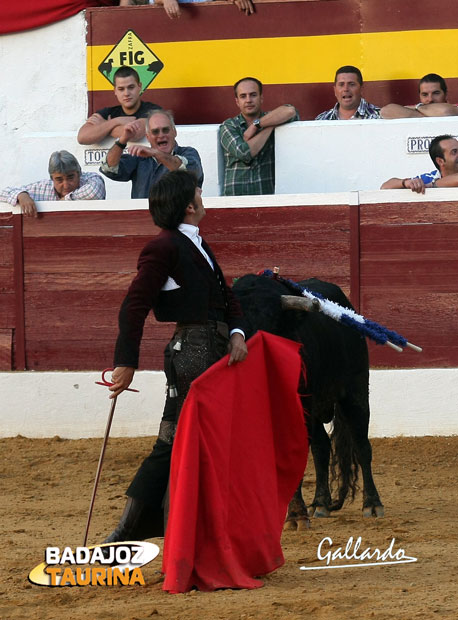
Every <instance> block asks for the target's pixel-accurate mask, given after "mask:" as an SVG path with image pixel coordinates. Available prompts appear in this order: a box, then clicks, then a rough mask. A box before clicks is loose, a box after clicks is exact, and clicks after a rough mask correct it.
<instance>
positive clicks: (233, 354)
mask: <svg viewBox="0 0 458 620" xmlns="http://www.w3.org/2000/svg"><path fill="white" fill-rule="evenodd" d="M228 348H229V353H230V355H229V361H228V363H227V365H228V366H230V365H231V364H233V363H234V362H243V360H244V359H245V358H246V356H247V355H248V349H247V347H246V342H245V338H244V337H243V336H242V334H239V333H238V332H236V333H235V334H232V336H231V339H230V341H229V347H228Z"/></svg>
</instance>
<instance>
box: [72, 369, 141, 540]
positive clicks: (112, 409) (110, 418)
mask: <svg viewBox="0 0 458 620" xmlns="http://www.w3.org/2000/svg"><path fill="white" fill-rule="evenodd" d="M112 370H113V368H105V370H104V371H103V372H102V381H96V383H97V385H104V386H108V387H109V386H110V385H113V383H111V382H110V381H107V380H106V379H105V374H106V373H107V372H111V371H112ZM126 389H127V391H128V392H138V390H134V389H133V388H126ZM117 399H118V397H117V396H115V397H114V398H113V402H112V403H111V407H110V413H109V415H108V420H107V426H106V428H105V435H104V437H103V443H102V449H101V451H100V456H99V463H98V465H97V473H96V474H95V480H94V488H93V490H92V497H91V503H90V505H89V512H88V515H87V523H86V532H85V534H84V542H83V547H85V546H86V543H87V537H88V533H89V526H90V524H91V517H92V511H93V509H94V503H95V496H96V493H97V487H98V486H99V480H100V474H101V473H102V465H103V458H104V456H105V450H106V447H107V443H108V437H109V435H110V429H111V423H112V421H113V416H114V412H115V408H116V401H117Z"/></svg>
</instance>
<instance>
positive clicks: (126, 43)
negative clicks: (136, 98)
mask: <svg viewBox="0 0 458 620" xmlns="http://www.w3.org/2000/svg"><path fill="white" fill-rule="evenodd" d="M123 65H126V66H129V67H132V68H133V69H135V70H136V71H137V73H138V75H139V76H140V82H141V83H142V87H143V90H145V88H147V87H148V86H149V84H151V82H152V81H153V80H154V78H155V77H156V76H157V74H158V73H159V71H160V70H161V69H162V68H163V66H164V63H163V62H162V61H161V60H159V58H158V57H157V56H156V55H155V54H153V52H152V51H151V50H150V48H149V47H148V46H147V45H146V43H143V41H142V40H141V39H140V37H139V36H137V35H136V34H135V32H134V31H133V30H128V31H127V32H126V34H125V35H124V36H123V37H122V39H121V40H120V41H119V43H117V44H116V45H115V46H114V48H113V49H112V50H111V52H110V53H109V54H108V55H107V56H106V58H105V59H104V60H103V62H101V63H100V65H99V67H98V69H99V71H100V73H101V74H102V75H103V76H105V77H106V78H107V80H108V81H109V82H111V84H113V76H114V74H115V73H116V71H117V70H118V69H119V67H122V66H123Z"/></svg>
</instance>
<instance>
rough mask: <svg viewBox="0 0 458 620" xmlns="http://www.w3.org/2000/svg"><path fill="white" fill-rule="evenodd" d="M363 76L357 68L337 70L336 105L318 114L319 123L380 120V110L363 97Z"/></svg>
mask: <svg viewBox="0 0 458 620" xmlns="http://www.w3.org/2000/svg"><path fill="white" fill-rule="evenodd" d="M362 88H363V76H362V74H361V71H360V70H359V69H358V68H357V67H353V66H352V65H346V66H344V67H340V69H337V71H336V76H335V78H334V94H335V96H336V99H337V103H336V105H335V106H334V107H333V108H332V109H331V110H326V111H325V112H322V113H321V114H318V116H317V117H316V119H315V120H317V121H339V120H349V119H354V118H380V108H379V107H378V106H376V105H373V104H372V103H368V102H367V101H366V100H365V99H364V98H363V97H362V96H361V90H362Z"/></svg>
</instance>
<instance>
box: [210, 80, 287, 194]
mask: <svg viewBox="0 0 458 620" xmlns="http://www.w3.org/2000/svg"><path fill="white" fill-rule="evenodd" d="M234 92H235V103H236V105H237V107H238V109H239V110H240V114H239V115H238V116H235V117H234V118H228V119H227V120H226V121H224V123H223V124H222V125H221V126H220V128H219V137H220V142H221V147H222V149H223V155H224V185H223V195H224V196H242V195H254V194H274V193H275V144H274V129H275V127H278V126H279V125H284V124H285V123H289V122H290V121H297V120H299V115H298V113H297V111H296V109H295V108H294V107H293V106H292V105H289V104H285V105H281V106H279V107H278V108H275V109H274V110H271V111H270V112H267V113H266V112H263V111H262V109H261V106H262V101H263V99H262V83H261V82H260V81H259V80H257V79H256V78H252V77H245V78H242V79H241V80H239V81H238V82H236V83H235V84H234Z"/></svg>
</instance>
